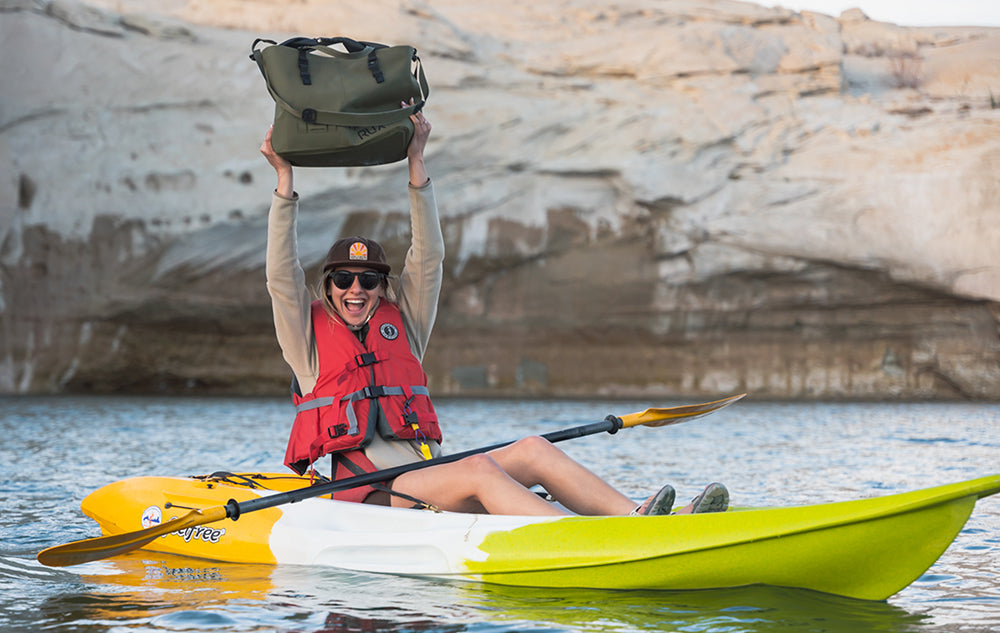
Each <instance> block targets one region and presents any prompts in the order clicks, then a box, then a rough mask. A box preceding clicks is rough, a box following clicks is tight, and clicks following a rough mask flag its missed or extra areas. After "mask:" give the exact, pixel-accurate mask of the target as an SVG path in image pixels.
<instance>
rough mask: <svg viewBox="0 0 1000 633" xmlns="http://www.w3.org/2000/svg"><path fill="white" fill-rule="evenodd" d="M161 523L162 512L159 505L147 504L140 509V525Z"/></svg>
mask: <svg viewBox="0 0 1000 633" xmlns="http://www.w3.org/2000/svg"><path fill="white" fill-rule="evenodd" d="M161 523H163V512H162V511H161V510H160V507H159V506H149V507H148V508H146V509H145V510H143V511H142V527H143V528H149V527H153V526H154V525H159V524H161Z"/></svg>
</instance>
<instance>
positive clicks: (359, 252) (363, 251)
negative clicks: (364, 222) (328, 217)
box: [348, 242, 368, 262]
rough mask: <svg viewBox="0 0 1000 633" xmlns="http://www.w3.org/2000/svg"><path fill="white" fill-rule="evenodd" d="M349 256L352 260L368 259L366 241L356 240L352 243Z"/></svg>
mask: <svg viewBox="0 0 1000 633" xmlns="http://www.w3.org/2000/svg"><path fill="white" fill-rule="evenodd" d="M348 257H349V258H350V259H351V261H354V260H359V261H363V262H366V261H368V246H366V245H365V243H364V242H355V243H353V244H351V250H350V254H349V255H348Z"/></svg>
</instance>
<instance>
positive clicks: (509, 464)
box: [490, 435, 636, 516]
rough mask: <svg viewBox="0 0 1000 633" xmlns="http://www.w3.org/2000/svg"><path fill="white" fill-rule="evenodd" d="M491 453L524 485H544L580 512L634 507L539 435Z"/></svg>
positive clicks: (600, 513)
mask: <svg viewBox="0 0 1000 633" xmlns="http://www.w3.org/2000/svg"><path fill="white" fill-rule="evenodd" d="M490 455H491V456H492V457H493V458H494V459H495V460H496V461H497V463H498V464H499V465H500V467H501V468H503V469H504V471H506V472H507V474H509V475H510V476H511V477H513V478H514V479H515V480H517V481H518V482H519V483H521V484H522V485H523V486H524V487H526V488H530V487H531V486H534V485H540V486H542V487H543V488H545V490H546V491H547V492H548V493H549V494H550V495H552V497H553V498H554V499H555V500H556V501H558V502H559V503H561V504H563V505H564V506H566V507H567V508H569V509H570V510H572V511H573V512H576V513H577V514H583V515H592V516H610V515H624V514H628V513H629V512H631V511H632V510H633V509H635V505H636V504H635V501H633V500H631V499H629V498H628V497H626V496H625V495H623V494H622V493H620V492H618V491H617V490H615V489H614V488H612V487H611V486H610V485H609V484H608V483H607V482H605V481H604V480H603V479H601V478H600V477H598V476H597V475H595V474H594V473H592V472H590V471H589V470H587V468H585V467H584V466H582V465H581V464H579V463H578V462H576V461H574V460H573V459H572V458H571V457H570V456H569V455H567V454H566V453H564V452H562V450H560V449H559V448H556V447H555V446H554V445H553V444H552V443H551V442H549V441H548V440H546V439H544V438H542V437H538V436H537V435H536V436H531V437H526V438H524V439H521V440H518V441H517V442H514V443H513V444H511V445H510V446H505V447H503V448H500V449H497V450H495V451H491V452H490Z"/></svg>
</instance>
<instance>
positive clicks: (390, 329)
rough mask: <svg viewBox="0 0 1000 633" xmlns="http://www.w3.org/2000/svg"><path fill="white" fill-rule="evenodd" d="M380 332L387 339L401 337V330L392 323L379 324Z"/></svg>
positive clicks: (393, 339) (392, 339) (391, 339)
mask: <svg viewBox="0 0 1000 633" xmlns="http://www.w3.org/2000/svg"><path fill="white" fill-rule="evenodd" d="M378 332H379V334H381V335H382V338H384V339H385V340H387V341H395V340H396V339H397V338H398V337H399V330H397V329H396V326H395V325H393V324H392V323H383V324H382V325H380V326H379V328H378Z"/></svg>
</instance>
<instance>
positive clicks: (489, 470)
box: [460, 453, 503, 477]
mask: <svg viewBox="0 0 1000 633" xmlns="http://www.w3.org/2000/svg"><path fill="white" fill-rule="evenodd" d="M460 463H461V464H462V465H464V466H465V468H466V469H467V471H468V472H469V473H470V474H471V475H474V476H480V477H483V476H487V477H488V476H495V475H498V474H501V473H503V469H502V468H500V464H498V463H497V462H496V460H495V459H493V458H492V457H490V456H489V455H487V454H485V453H480V454H478V455H470V456H469V457H466V458H465V459H463V460H462V461H461V462H460Z"/></svg>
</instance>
